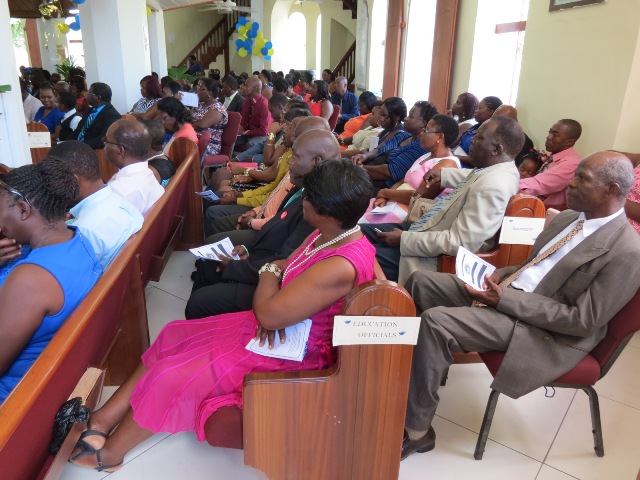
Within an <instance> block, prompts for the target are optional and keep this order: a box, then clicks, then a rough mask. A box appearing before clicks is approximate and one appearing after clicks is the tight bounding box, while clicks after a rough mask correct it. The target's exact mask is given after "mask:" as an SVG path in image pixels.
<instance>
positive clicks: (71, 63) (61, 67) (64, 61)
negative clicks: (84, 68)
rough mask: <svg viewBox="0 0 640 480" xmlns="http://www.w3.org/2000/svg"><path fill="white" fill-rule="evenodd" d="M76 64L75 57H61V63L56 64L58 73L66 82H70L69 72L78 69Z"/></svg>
mask: <svg viewBox="0 0 640 480" xmlns="http://www.w3.org/2000/svg"><path fill="white" fill-rule="evenodd" d="M76 66H77V65H76V62H75V60H74V59H73V57H69V58H64V57H60V63H56V65H55V67H56V72H58V73H59V74H60V76H61V77H62V78H64V79H65V80H69V70H71V69H72V68H74V67H76Z"/></svg>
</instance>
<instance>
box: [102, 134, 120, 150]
mask: <svg viewBox="0 0 640 480" xmlns="http://www.w3.org/2000/svg"><path fill="white" fill-rule="evenodd" d="M102 143H104V144H107V143H110V144H111V145H117V146H118V147H122V145H120V144H119V143H116V142H110V141H109V140H107V137H102ZM122 148H124V147H122Z"/></svg>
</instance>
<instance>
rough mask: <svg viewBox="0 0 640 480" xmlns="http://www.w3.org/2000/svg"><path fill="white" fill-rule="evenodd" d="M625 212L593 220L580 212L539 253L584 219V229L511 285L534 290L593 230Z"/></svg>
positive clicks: (527, 270) (525, 271)
mask: <svg viewBox="0 0 640 480" xmlns="http://www.w3.org/2000/svg"><path fill="white" fill-rule="evenodd" d="M623 214H624V208H622V209H620V210H618V211H617V212H616V213H614V214H613V215H609V216H608V217H603V218H592V219H591V220H586V218H585V216H584V213H580V215H579V216H578V218H577V220H576V221H575V222H572V223H571V224H570V225H569V226H567V228H565V229H564V230H562V231H561V232H560V233H559V234H558V235H556V236H555V237H554V238H552V239H551V240H550V241H549V243H547V244H546V245H545V246H544V247H542V248H541V249H540V251H539V252H538V255H541V254H543V253H544V252H546V251H547V250H548V249H549V248H551V247H552V246H553V245H555V244H556V243H557V242H558V241H560V239H561V238H563V237H565V236H566V235H567V234H568V233H569V232H570V231H571V230H572V229H573V227H575V226H576V225H577V224H578V222H579V221H580V220H584V225H583V227H582V230H580V231H579V232H578V233H577V234H576V236H575V237H573V238H572V239H571V240H569V241H568V242H567V243H566V244H564V245H563V246H562V247H560V248H559V249H558V250H557V251H556V252H555V253H554V254H553V255H550V256H548V257H547V258H545V259H544V260H542V261H541V262H539V263H537V264H536V265H533V266H532V267H529V268H527V269H526V270H524V271H523V272H522V273H521V274H520V276H519V277H518V278H517V279H516V280H514V281H513V282H512V283H511V286H512V287H514V288H517V289H519V290H524V291H525V292H533V291H534V290H535V289H536V287H537V286H538V284H539V283H540V282H541V281H542V279H543V278H544V277H545V275H546V274H547V273H549V272H550V271H551V269H552V268H553V267H555V266H556V264H557V263H558V262H559V261H560V260H562V259H563V258H564V256H565V255H566V254H567V253H569V252H570V251H571V250H573V249H574V248H576V247H577V246H578V245H580V243H582V241H583V240H584V239H585V238H587V237H588V236H589V235H591V234H592V233H593V232H595V231H596V230H598V229H599V228H600V227H602V226H604V225H606V224H607V223H609V222H610V221H611V220H613V219H614V218H616V217H617V216H618V215H623Z"/></svg>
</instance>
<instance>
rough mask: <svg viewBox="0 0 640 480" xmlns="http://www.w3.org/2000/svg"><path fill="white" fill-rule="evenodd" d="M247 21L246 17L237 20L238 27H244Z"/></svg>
mask: <svg viewBox="0 0 640 480" xmlns="http://www.w3.org/2000/svg"><path fill="white" fill-rule="evenodd" d="M248 21H249V20H247V17H239V18H238V23H239V24H240V26H243V25H246V23H247V22H248Z"/></svg>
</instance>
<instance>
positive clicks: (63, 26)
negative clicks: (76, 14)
mask: <svg viewBox="0 0 640 480" xmlns="http://www.w3.org/2000/svg"><path fill="white" fill-rule="evenodd" d="M69 30H71V29H70V28H69V25H67V24H66V23H59V24H58V31H59V32H60V33H63V34H65V35H66V34H67V33H69Z"/></svg>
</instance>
